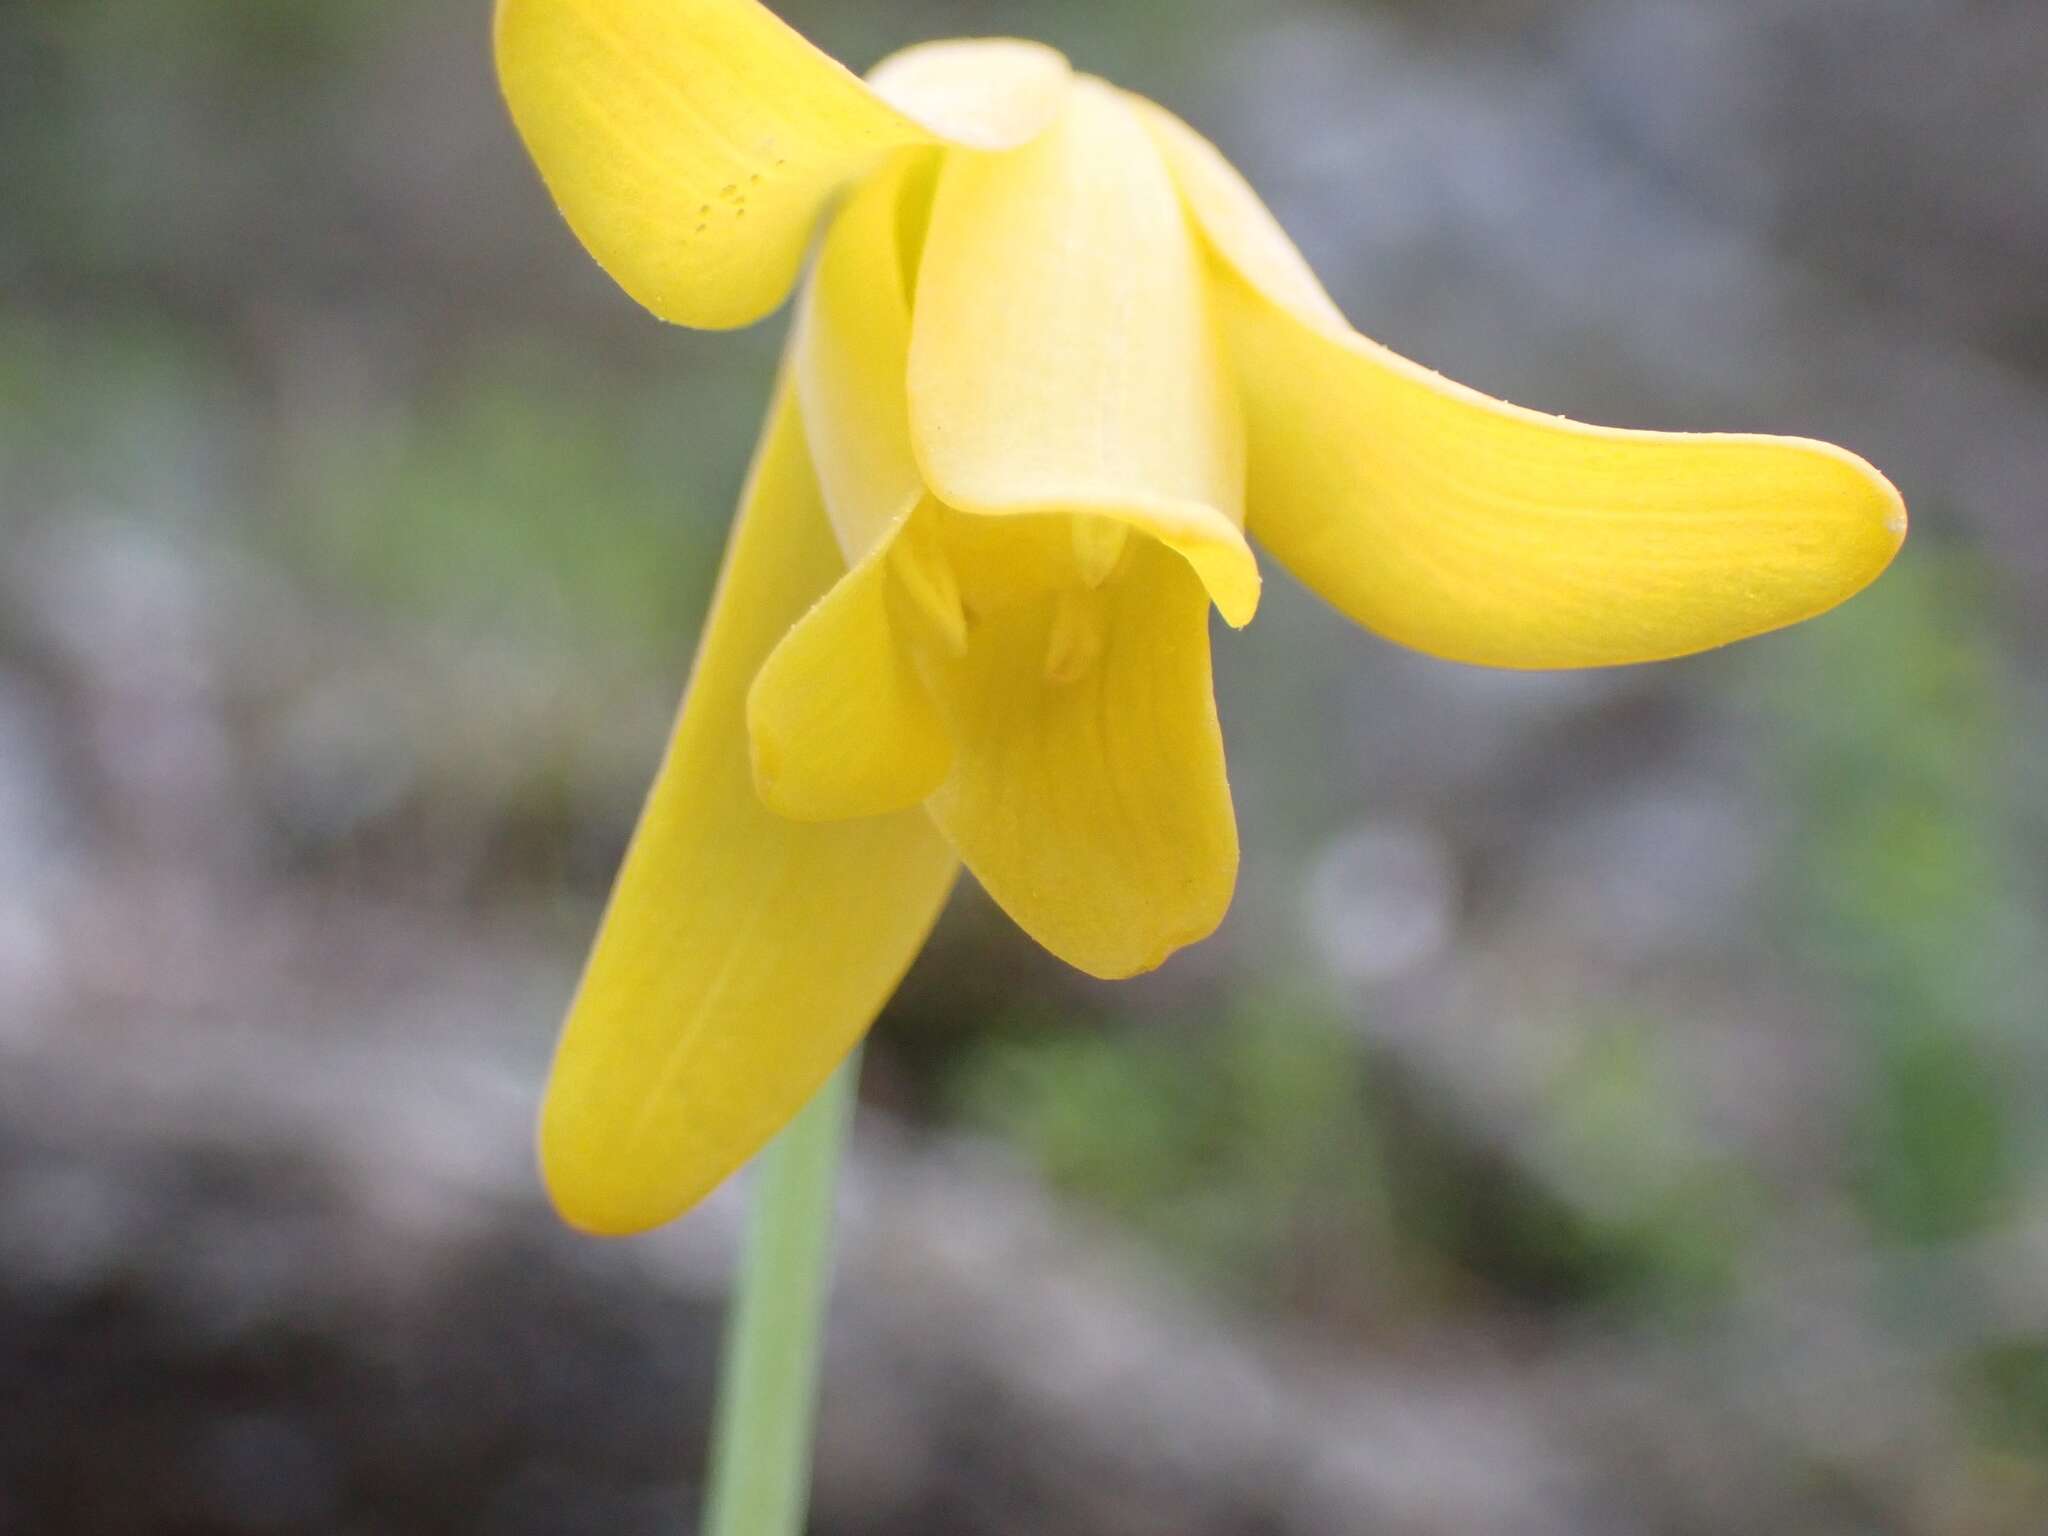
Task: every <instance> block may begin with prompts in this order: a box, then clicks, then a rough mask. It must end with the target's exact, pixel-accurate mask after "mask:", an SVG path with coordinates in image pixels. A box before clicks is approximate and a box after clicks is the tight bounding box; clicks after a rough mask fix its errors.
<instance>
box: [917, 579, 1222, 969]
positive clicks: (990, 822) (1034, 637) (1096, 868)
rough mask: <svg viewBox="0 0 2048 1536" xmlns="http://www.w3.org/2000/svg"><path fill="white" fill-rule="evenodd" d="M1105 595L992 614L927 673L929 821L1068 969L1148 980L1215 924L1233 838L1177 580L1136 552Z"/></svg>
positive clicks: (1198, 612) (1197, 596)
mask: <svg viewBox="0 0 2048 1536" xmlns="http://www.w3.org/2000/svg"><path fill="white" fill-rule="evenodd" d="M1131 542H1132V545H1133V548H1132V549H1131V551H1130V553H1129V555H1128V557H1127V558H1126V561H1125V564H1124V568H1123V570H1122V571H1121V572H1120V573H1119V575H1118V576H1117V577H1116V579H1115V580H1113V581H1111V582H1109V583H1108V584H1106V585H1105V586H1103V587H1101V588H1099V589H1096V590H1093V591H1090V590H1087V589H1074V590H1069V591H1068V592H1066V593H1063V594H1060V595H1057V596H1046V597H1043V598H1040V599H1039V600H1037V601H1034V602H1026V603H1020V604H1017V605H1015V606H1013V607H1009V608H1006V609H1004V610H1002V611H1001V612H999V613H997V614H996V615H994V616H993V617H991V618H990V619H988V620H987V621H986V622H984V623H982V624H979V625H977V626H976V627H975V628H974V630H973V631H972V632H971V634H970V636H969V639H968V642H967V648H966V652H965V654H964V655H963V656H961V657H959V658H957V659H954V658H946V659H942V660H941V661H940V662H939V663H938V664H937V665H935V666H934V667H933V668H932V677H933V681H934V685H935V691H936V692H937V694H938V697H939V700H940V708H941V709H942V710H943V711H944V712H945V714H946V716H947V723H948V725H949V727H950V729H951V732H952V735H953V739H954V741H955V742H956V743H957V750H958V754H959V756H958V759H957V761H956V763H955V765H954V770H953V775H952V777H951V778H950V779H948V780H947V782H946V783H945V785H944V786H943V787H941V788H940V790H939V791H938V792H937V793H936V794H935V795H934V796H933V797H932V799H931V801H930V802H929V804H930V808H931V812H932V816H933V818H934V819H935V820H936V821H937V822H938V824H939V825H940V826H941V827H942V828H944V829H945V832H946V835H947V836H948V837H950V838H951V839H952V840H953V843H954V846H955V847H957V848H958V849H959V850H960V854H961V857H962V858H963V859H965V860H966V862H967V865H968V867H969V868H970V869H972V870H973V871H974V874H975V876H976V878H977V879H979V880H980V881H981V883H982V885H983V886H984V887H986V888H987V890H988V893H989V895H990V896H992V897H993V898H994V899H995V901H996V903H997V904H998V905H999V906H1001V907H1002V909H1003V910H1004V911H1005V912H1007V913H1009V914H1010V916H1011V917H1012V918H1014V919H1015V920H1016V922H1017V924H1018V926H1020V927H1021V928H1023V929H1024V931H1025V932H1026V933H1028V934H1030V935H1031V936H1032V938H1034V939H1036V940H1037V941H1038V942H1039V943H1040V944H1043V945H1044V946H1045V947H1046V948H1047V949H1049V950H1051V951H1052V952H1053V953H1054V954H1055V955H1058V956H1059V957H1060V958H1061V959H1062V960H1065V961H1066V962H1067V963H1068V964H1070V965H1074V966H1077V967H1079V968H1080V969H1081V970H1084V971H1087V972H1088V973H1089V974H1091V975H1094V976H1101V977H1118V976H1129V975H1133V974H1135V973H1137V972H1139V971H1146V970H1150V969H1151V968H1153V967H1154V966H1156V965H1158V964H1159V963H1160V962H1161V961H1162V960H1164V959H1165V958H1166V957H1167V956H1168V955H1169V954H1171V953H1172V952H1173V951H1174V950H1175V949H1178V948H1179V947H1181V946H1182V945H1184V944H1191V943H1194V942H1195V941H1196V940H1198V939H1202V938H1206V937H1207V936H1208V935H1209V934H1210V933H1211V932H1213V931H1214V930H1215V927H1216V925H1217V924H1218V923H1219V922H1221V921H1222V920H1223V914H1224V912H1225V910H1226V909H1227V908H1228V907H1229V905H1230V896H1231V890H1232V888H1233V886H1234V885H1235V884H1236V880H1237V826H1236V821H1235V818H1234V815H1233V812H1232V809H1231V803H1230V785H1229V781H1228V779H1227V778H1226V777H1225V773H1224V765H1223V737H1222V733H1221V731H1220V729H1219V728H1218V726H1217V722H1216V704H1215V699H1214V696H1213V694H1212V692H1211V684H1210V675H1209V630H1208V604H1207V601H1206V598H1205V594H1204V592H1203V589H1202V586H1201V583H1200V582H1199V580H1198V579H1197V578H1196V577H1195V576H1194V575H1193V573H1192V572H1191V571H1190V570H1189V568H1188V566H1187V564H1186V563H1185V562H1184V561H1182V560H1179V559H1177V558H1175V557H1174V556H1173V555H1171V554H1169V553H1168V552H1167V551H1166V550H1165V549H1163V548H1162V547H1161V546H1159V545H1158V544H1155V543H1154V542H1153V541H1151V540H1150V539H1144V538H1136V539H1133V540H1132V541H1131Z"/></svg>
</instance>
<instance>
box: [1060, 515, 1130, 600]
mask: <svg viewBox="0 0 2048 1536" xmlns="http://www.w3.org/2000/svg"><path fill="white" fill-rule="evenodd" d="M1070 526H1071V528H1072V533H1073V540H1074V560H1075V563H1076V564H1078V565H1079V566H1080V567H1081V580H1082V581H1084V582H1085V583H1087V584H1088V586H1089V587H1091V588H1093V587H1099V586H1101V585H1102V584H1103V583H1104V582H1105V581H1107V580H1109V578H1110V574H1111V573H1112V572H1113V571H1115V570H1116V568H1117V564H1118V562H1119V561H1121V560H1122V559H1123V557H1124V546H1125V545H1126V544H1128V543H1129V542H1130V537H1131V529H1130V525H1129V524H1128V523H1120V522H1118V521H1117V520H1116V519H1114V518H1109V517H1076V518H1074V519H1073V520H1072V522H1071V525H1070Z"/></svg>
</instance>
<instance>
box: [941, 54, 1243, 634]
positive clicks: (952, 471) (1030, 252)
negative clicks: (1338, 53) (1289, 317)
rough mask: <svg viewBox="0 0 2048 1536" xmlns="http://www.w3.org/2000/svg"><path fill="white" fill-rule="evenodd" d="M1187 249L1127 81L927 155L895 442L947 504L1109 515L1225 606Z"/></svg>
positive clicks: (1211, 428)
mask: <svg viewBox="0 0 2048 1536" xmlns="http://www.w3.org/2000/svg"><path fill="white" fill-rule="evenodd" d="M1204 282H1205V279H1204V275H1203V271H1202V265H1201V258H1200V253H1199V252H1198V250H1197V249H1196V247H1195V244H1194V241H1193V239H1192V237H1191V235H1190V233H1189V231H1188V229H1187V226H1186V220H1185V218H1184V217H1183V215H1182V213H1181V209H1180V204H1179V200H1178V198H1177V197H1176V195H1175V192H1174V187H1173V182H1172V180H1171V178H1170V177H1169V176H1168V175H1167V172H1166V169H1165V167H1164V165H1163V164H1162V163H1161V161H1160V157H1159V154H1158V152H1157V150H1156V149H1154V147H1153V146H1152V144H1151V142H1150V141H1149V139H1148V138H1147V136H1146V134H1145V131H1144V129H1143V127H1142V126H1141V125H1140V123H1139V122H1138V120H1137V119H1136V118H1135V117H1134V116H1133V115H1132V113H1131V111H1130V109H1129V107H1128V106H1127V105H1126V104H1125V103H1124V101H1123V99H1122V98H1121V97H1120V96H1119V95H1118V94H1117V93H1116V92H1114V91H1111V90H1110V89H1109V88H1108V87H1106V86H1103V85H1102V84H1100V83H1099V82H1096V81H1091V80H1085V79H1084V80H1078V81H1076V82H1075V84H1074V87H1073V90H1072V91H1071V93H1070V94H1069V96H1068V98H1067V107H1066V111H1065V112H1064V114H1063V115H1062V116H1061V118H1060V119H1059V121H1058V122H1057V123H1055V124H1054V125H1053V126H1052V127H1051V128H1049V129H1048V130H1047V131H1046V132H1045V133H1043V134H1042V135H1040V136H1039V137H1038V138H1036V139H1034V140H1032V141H1031V142H1030V143H1029V144H1027V145H1025V146H1024V147H1023V148H1021V149H1017V150H1013V151H1011V152H1010V153H1008V154H1004V155H949V156H947V158H946V162H945V164H944V166H943V167H942V169H941V171H940V176H939V185H938V191H937V195H936V197H935V199H934V202H933V206H932V214H931V225H930V229H929V231H928V233H927V234H926V237H925V244H924V256H923V261H922V264H921V266H920V268H919V271H918V278H917V300H916V306H915V312H914V315H913V319H912V323H911V342H910V421H911V441H912V444H913V446H914V447H915V449H916V453H917V461H918V464H919V467H920V468H921V469H922V471H923V474H924V479H925V482H926V483H927V484H928V485H929V486H930V487H931V489H932V492H933V494H934V495H936V496H938V497H939V499H941V500H942V501H944V502H946V503H947V504H948V505H950V506H953V507H957V508H959V509H961V510H963V511H968V512H976V513H986V514H1004V513H1029V512H1082V513H1097V514H1101V515H1104V516H1109V517H1115V518H1118V519H1120V520H1123V521H1125V522H1128V523H1130V524H1131V525H1133V526H1134V527H1136V528H1139V529H1142V530H1143V531H1145V532H1147V533H1150V534H1152V535H1153V536H1154V537H1155V538H1157V539H1159V540H1160V541H1161V542H1163V543H1165V544H1167V545H1169V546H1170V547H1172V548H1173V549H1175V550H1177V551H1179V552H1180V553H1181V554H1182V555H1183V556H1185V557H1186V558H1187V560H1188V562H1189V563H1190V564H1191V565H1193V566H1194V567H1195V569H1196V571H1197V572H1198V573H1199V574H1200V576H1201V577H1202V580H1203V581H1204V583H1205V584H1206V585H1207V586H1208V588H1209V591H1210V593H1211V595H1212V596H1213V597H1214V599H1215V602H1216V606H1217V607H1218V608H1219V609H1221V610H1222V612H1223V615H1224V617H1225V618H1226V619H1228V620H1229V621H1230V622H1231V623H1232V624H1242V623H1244V622H1245V621H1246V620H1247V619H1249V618H1250V617H1251V614H1252V611H1253V609H1254V608H1255V607H1256V606H1257V604H1258V593H1259V573H1258V567H1257V564H1256V563H1255V562H1254V560H1253V558H1252V554H1251V550H1250V548H1249V546H1248V545H1247V544H1246V543H1245V540H1244V535H1243V532H1242V524H1243V520H1244V519H1243V505H1244V502H1243V489H1244V450H1243V429H1242V425H1241V423H1240V421H1239V418H1238V410H1237V404H1236V401H1235V399H1234V398H1233V395H1232V385H1231V380H1230V377H1229V373H1228V370H1227V367H1226V364H1225V359H1224V355H1223V352H1222V349H1221V346H1220V345H1219V342H1218V338H1217V336H1216V333H1215V328H1214V325H1213V322H1212V320H1211V317H1210V314H1209V303H1208V298H1207V296H1206V294H1205V292H1204Z"/></svg>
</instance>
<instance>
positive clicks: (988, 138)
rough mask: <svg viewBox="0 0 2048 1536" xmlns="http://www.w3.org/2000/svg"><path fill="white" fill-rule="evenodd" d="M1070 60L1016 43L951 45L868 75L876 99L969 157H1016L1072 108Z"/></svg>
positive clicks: (930, 47) (895, 58)
mask: <svg viewBox="0 0 2048 1536" xmlns="http://www.w3.org/2000/svg"><path fill="white" fill-rule="evenodd" d="M1072 78H1073V75H1072V71H1071V70H1070V69H1069V67H1068V65H1067V60H1066V56H1065V55H1064V54H1061V53H1059V52H1058V51H1057V50H1055V49H1051V48H1048V47H1046V46H1045V44H1043V43H1033V42H1026V41H1024V40H1022V39H1020V38H1014V37H971V38H952V39H948V40H946V41H943V42H936V43H918V44H916V45H915V46H913V47H909V48H905V49H902V50H901V51H900V52H897V53H892V54H890V55H889V57H888V58H886V59H884V60H882V62H881V63H879V64H877V65H876V66H875V67H874V68H873V69H871V70H869V71H868V84H869V85H870V86H871V87H872V88H873V89H874V92H875V94H876V95H877V96H879V97H881V98H882V100H884V101H886V102H888V103H889V104H890V105H891V106H892V107H895V108H896V109H897V110H898V111H900V112H902V113H904V114H905V115H906V116H908V117H912V118H915V119H916V120H917V121H918V122H920V123H922V124H924V125H925V127H927V128H929V129H931V130H932V132H934V133H936V134H938V135H939V136H940V137H941V138H943V139H946V140H947V141H948V142H950V143H953V144H957V145H959V146H961V147H962V148H965V149H988V150H1001V149H1014V148H1016V147H1017V146H1018V145H1019V144H1025V143H1029V142H1030V141H1031V140H1032V139H1035V138H1037V137H1038V136H1039V135H1040V134H1041V133H1043V132H1045V130H1046V129H1047V128H1048V127H1050V126H1051V125H1052V122H1053V120H1054V119H1055V118H1057V117H1058V116H1059V113H1060V107H1061V106H1062V105H1063V104H1064V103H1065V101H1066V95H1067V86H1068V83H1069V82H1070V81H1071V80H1072Z"/></svg>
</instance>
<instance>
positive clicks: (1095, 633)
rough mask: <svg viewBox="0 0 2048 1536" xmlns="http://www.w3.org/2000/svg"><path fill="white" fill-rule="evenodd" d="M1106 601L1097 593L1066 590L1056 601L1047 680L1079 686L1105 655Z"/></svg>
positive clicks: (1048, 639) (1047, 644)
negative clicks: (1103, 610)
mask: <svg viewBox="0 0 2048 1536" xmlns="http://www.w3.org/2000/svg"><path fill="white" fill-rule="evenodd" d="M1103 638H1104V636H1103V614H1102V601H1101V599H1099V598H1098V597H1096V596H1095V594H1094V593H1093V592H1088V591H1066V592H1062V593H1061V594H1060V595H1059V596H1058V597H1056V598H1054V599H1053V610H1052V632H1051V633H1050V634H1049V635H1048V636H1047V637H1046V642H1045V679H1046V681H1047V682H1049V683H1078V682H1079V681H1080V680H1081V679H1082V678H1084V677H1086V676H1087V675H1088V673H1089V671H1090V669H1091V668H1093V667H1094V665H1095V663H1096V662H1097V661H1098V660H1100V659H1101V656H1102V642H1103Z"/></svg>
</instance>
